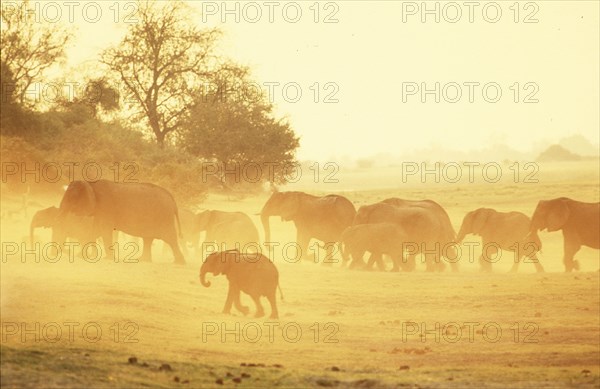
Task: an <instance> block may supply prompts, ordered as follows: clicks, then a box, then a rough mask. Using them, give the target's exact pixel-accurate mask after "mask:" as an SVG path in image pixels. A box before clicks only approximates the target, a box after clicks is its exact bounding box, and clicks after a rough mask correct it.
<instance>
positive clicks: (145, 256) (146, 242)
mask: <svg viewBox="0 0 600 389" xmlns="http://www.w3.org/2000/svg"><path fill="white" fill-rule="evenodd" d="M142 239H143V243H142V257H141V258H140V259H141V260H142V261H144V262H151V261H152V242H153V241H154V238H142Z"/></svg>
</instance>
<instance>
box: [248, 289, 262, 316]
mask: <svg viewBox="0 0 600 389" xmlns="http://www.w3.org/2000/svg"><path fill="white" fill-rule="evenodd" d="M250 297H252V300H254V304H255V305H256V314H255V315H254V317H263V316H264V315H265V310H264V308H263V306H262V304H261V303H260V295H258V294H253V295H252V296H250Z"/></svg>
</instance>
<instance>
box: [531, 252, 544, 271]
mask: <svg viewBox="0 0 600 389" xmlns="http://www.w3.org/2000/svg"><path fill="white" fill-rule="evenodd" d="M528 258H529V260H530V261H531V263H533V265H534V266H535V270H536V271H537V272H538V273H544V272H545V270H544V267H543V266H542V264H541V263H540V260H539V259H538V257H537V256H536V255H532V256H531V257H528Z"/></svg>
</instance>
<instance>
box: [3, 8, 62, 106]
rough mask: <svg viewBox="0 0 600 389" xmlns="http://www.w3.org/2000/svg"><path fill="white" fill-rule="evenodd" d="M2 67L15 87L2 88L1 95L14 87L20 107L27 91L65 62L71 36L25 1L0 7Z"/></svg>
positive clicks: (5, 86)
mask: <svg viewBox="0 0 600 389" xmlns="http://www.w3.org/2000/svg"><path fill="white" fill-rule="evenodd" d="M1 19H2V23H1V26H2V30H1V31H2V50H1V54H0V56H1V59H2V62H3V65H5V66H6V67H8V69H9V70H10V72H11V75H12V80H13V82H14V85H10V86H7V85H3V91H6V89H7V88H13V87H14V96H15V97H16V100H17V101H18V102H19V103H20V104H21V105H23V104H25V103H28V101H26V99H25V95H26V92H27V90H28V88H29V87H30V86H31V84H33V83H34V82H38V81H40V80H41V79H42V76H43V74H44V71H45V70H46V69H47V68H49V67H50V66H52V65H53V64H55V63H56V62H58V61H60V60H62V59H64V57H65V47H66V45H67V43H68V42H69V40H70V39H71V37H72V35H71V34H69V33H68V32H67V31H66V30H65V29H64V28H62V27H61V26H60V25H59V24H57V23H49V22H44V20H43V18H42V17H41V15H36V14H35V9H32V8H31V7H30V5H29V1H28V0H23V1H11V2H7V3H5V4H3V5H2V12H1Z"/></svg>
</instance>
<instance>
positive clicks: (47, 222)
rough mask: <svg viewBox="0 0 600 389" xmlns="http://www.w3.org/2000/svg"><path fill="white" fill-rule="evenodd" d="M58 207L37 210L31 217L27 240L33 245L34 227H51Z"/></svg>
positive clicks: (56, 215)
mask: <svg viewBox="0 0 600 389" xmlns="http://www.w3.org/2000/svg"><path fill="white" fill-rule="evenodd" d="M58 213H59V209H58V208H56V207H48V208H45V209H42V210H39V211H37V212H36V213H35V214H33V217H32V218H31V224H30V225H29V242H30V243H31V246H32V247H33V241H34V238H33V234H34V232H35V229H36V228H53V227H54V224H55V223H56V219H57V218H58Z"/></svg>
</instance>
